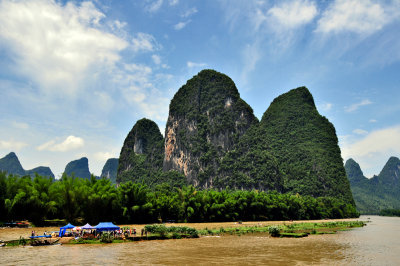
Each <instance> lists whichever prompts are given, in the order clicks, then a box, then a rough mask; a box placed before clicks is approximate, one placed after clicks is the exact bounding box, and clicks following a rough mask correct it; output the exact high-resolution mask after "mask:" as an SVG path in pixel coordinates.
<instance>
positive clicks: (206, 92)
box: [164, 70, 257, 188]
mask: <svg viewBox="0 0 400 266" xmlns="http://www.w3.org/2000/svg"><path fill="white" fill-rule="evenodd" d="M254 123H257V118H256V117H255V116H254V114H253V110H252V109H251V107H250V106H249V105H248V104H247V103H245V102H244V101H243V100H242V99H241V98H240V95H239V92H238V90H237V88H236V86H235V84H234V82H233V81H232V80H231V79H230V78H229V77H228V76H226V75H223V74H221V73H219V72H217V71H214V70H203V71H201V72H200V73H198V75H196V76H194V77H193V78H192V79H190V80H188V81H187V83H186V84H185V85H184V86H182V87H181V88H180V89H179V90H178V92H177V93H176V94H175V96H174V98H173V99H172V100H171V104H170V112H169V118H168V122H167V131H171V132H172V133H175V135H174V136H173V137H171V138H170V139H168V138H167V144H168V145H173V146H174V147H175V149H173V150H171V154H170V156H171V157H172V158H174V159H179V158H181V156H182V153H183V154H189V157H190V158H188V159H187V161H186V162H185V163H186V166H187V169H188V170H189V173H188V180H190V181H191V183H192V184H196V185H197V186H199V187H204V188H205V187H210V186H214V185H213V179H215V177H216V176H217V171H218V168H219V164H220V159H221V158H222V157H223V156H224V155H225V153H226V152H227V151H229V150H230V149H231V148H232V147H233V146H234V144H235V143H236V142H237V141H238V140H239V137H240V136H241V135H243V134H244V132H245V131H246V130H247V129H248V128H249V127H250V126H251V125H252V124H254ZM166 136H167V137H168V135H166ZM169 141H171V143H170V142H169ZM171 160H172V159H171ZM176 167H177V166H176V165H175V164H174V163H173V162H171V161H169V160H167V161H166V162H165V164H164V168H165V169H167V170H169V169H177V168H176Z"/></svg>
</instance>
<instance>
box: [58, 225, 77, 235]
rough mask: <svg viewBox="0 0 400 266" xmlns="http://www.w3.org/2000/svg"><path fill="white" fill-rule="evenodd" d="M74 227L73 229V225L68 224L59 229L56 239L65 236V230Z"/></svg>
mask: <svg viewBox="0 0 400 266" xmlns="http://www.w3.org/2000/svg"><path fill="white" fill-rule="evenodd" d="M74 227H75V225H72V224H70V223H69V224H67V225H65V226H63V227H60V233H59V234H58V237H62V236H63V235H64V234H65V231H67V229H72V228H74Z"/></svg>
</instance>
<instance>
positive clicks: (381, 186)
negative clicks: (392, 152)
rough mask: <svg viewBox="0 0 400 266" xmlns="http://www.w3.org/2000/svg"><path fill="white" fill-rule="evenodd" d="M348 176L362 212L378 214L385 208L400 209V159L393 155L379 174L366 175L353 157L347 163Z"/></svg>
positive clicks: (355, 199)
mask: <svg viewBox="0 0 400 266" xmlns="http://www.w3.org/2000/svg"><path fill="white" fill-rule="evenodd" d="M345 169H346V173H347V177H348V179H349V181H350V185H351V191H352V193H353V197H354V201H355V202H356V206H357V210H358V211H359V212H360V213H362V214H378V213H379V212H380V211H381V210H384V209H400V183H399V177H400V160H399V159H398V158H396V157H391V158H390V159H389V160H388V162H387V163H386V164H385V166H384V167H383V169H382V171H381V172H380V174H379V175H377V176H376V175H375V176H374V177H372V178H371V179H368V178H366V177H365V176H364V174H363V172H362V171H361V168H360V165H359V164H358V163H357V162H356V161H354V160H353V159H348V160H347V161H346V164H345Z"/></svg>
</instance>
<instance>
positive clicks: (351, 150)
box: [0, 0, 400, 177]
mask: <svg viewBox="0 0 400 266" xmlns="http://www.w3.org/2000/svg"><path fill="white" fill-rule="evenodd" d="M399 28H400V1H399V0H392V1H390V0H388V1H372V0H347V1H344V0H332V1H312V0H289V1H262V0H259V1H250V0H247V1H241V0H237V1H228V0H209V1H207V0H198V1H195V0H185V1H183V0H147V1H111V0H103V1H102V0H94V1H85V2H83V1H46V0H29V1H9V0H2V1H0V59H1V60H0V70H1V71H0V100H1V102H0V112H1V113H2V114H3V115H2V116H1V117H0V157H3V156H4V155H6V154H7V153H9V152H11V151H14V152H16V153H17V155H18V157H19V158H20V161H21V163H22V165H23V167H24V168H25V169H31V168H33V167H36V166H39V165H44V166H50V168H51V169H52V170H53V172H54V173H55V175H56V176H60V174H61V173H62V172H63V170H64V168H65V165H66V164H67V163H68V162H69V161H71V160H75V159H78V158H80V157H82V156H86V157H88V158H89V168H90V171H91V172H93V173H94V174H96V175H99V174H100V172H101V169H102V167H103V165H104V163H105V161H106V159H107V158H111V157H118V156H119V152H120V149H121V147H122V144H123V141H124V139H125V137H126V135H127V134H128V132H129V130H130V129H131V128H132V126H133V125H134V124H135V122H136V121H137V120H138V119H141V118H143V117H147V118H149V119H152V120H154V121H155V122H156V123H157V124H158V125H159V127H160V130H161V131H162V132H163V133H164V129H165V123H166V119H167V116H168V105H169V102H170V100H171V98H172V97H173V95H174V93H175V92H176V91H177V90H178V89H179V88H180V87H181V86H182V85H183V84H185V82H186V80H188V79H190V78H191V77H192V76H194V75H196V74H197V73H198V72H199V71H200V70H202V69H204V68H211V69H215V70H217V71H220V72H222V73H225V74H227V75H228V76H230V77H231V78H232V79H233V81H234V82H235V83H236V86H237V87H238V90H239V92H240V94H241V97H242V98H243V99H244V100H245V101H246V102H247V103H248V104H250V105H251V106H252V107H253V109H254V112H255V115H256V116H257V117H258V118H261V116H262V114H263V113H264V111H265V110H266V109H267V108H268V106H269V105H270V103H271V102H272V100H273V99H274V98H275V97H277V96H279V95H280V94H282V93H285V92H287V91H288V90H290V89H293V88H296V87H299V86H307V87H308V88H309V90H310V91H311V93H312V94H313V96H314V99H315V102H316V104H317V108H318V110H319V112H320V113H321V114H322V115H324V116H326V117H327V118H328V119H329V120H330V121H331V122H332V123H333V124H334V126H335V128H336V132H337V135H338V137H339V144H340V147H341V149H342V156H343V159H345V160H346V159H348V158H350V157H352V158H354V159H355V160H356V161H358V162H359V163H360V165H361V168H362V169H363V171H364V174H365V175H366V176H368V177H371V176H372V175H373V174H378V173H379V171H380V170H381V169H382V167H383V165H384V164H385V162H386V161H387V160H388V158H389V156H398V157H399V156H400V121H399V117H400V102H399V100H400V32H399Z"/></svg>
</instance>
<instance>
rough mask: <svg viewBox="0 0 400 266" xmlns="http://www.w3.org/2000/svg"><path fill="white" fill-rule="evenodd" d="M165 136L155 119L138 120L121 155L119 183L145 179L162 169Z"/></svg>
mask: <svg viewBox="0 0 400 266" xmlns="http://www.w3.org/2000/svg"><path fill="white" fill-rule="evenodd" d="M163 144H164V138H163V136H162V135H161V132H160V129H159V128H158V126H157V124H156V123H154V122H153V121H151V120H149V119H146V118H143V119H141V120H139V121H137V122H136V124H135V125H134V126H133V128H132V130H131V131H130V132H129V134H128V136H127V137H126V139H125V142H124V145H123V146H122V149H121V154H120V157H119V165H118V174H117V183H120V182H125V181H129V180H131V181H136V182H138V181H143V179H148V178H149V177H151V176H152V175H153V174H154V173H156V172H158V171H161V170H162V163H163V158H164V147H163Z"/></svg>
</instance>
